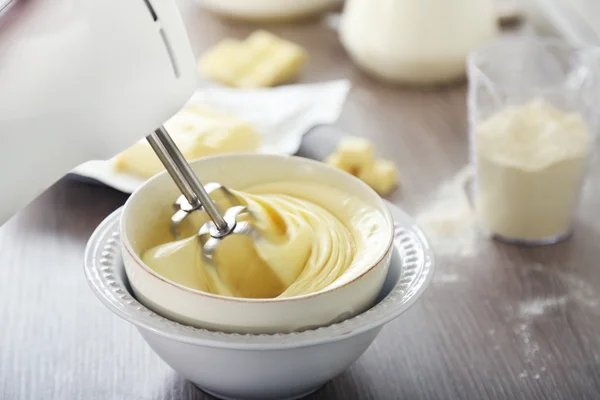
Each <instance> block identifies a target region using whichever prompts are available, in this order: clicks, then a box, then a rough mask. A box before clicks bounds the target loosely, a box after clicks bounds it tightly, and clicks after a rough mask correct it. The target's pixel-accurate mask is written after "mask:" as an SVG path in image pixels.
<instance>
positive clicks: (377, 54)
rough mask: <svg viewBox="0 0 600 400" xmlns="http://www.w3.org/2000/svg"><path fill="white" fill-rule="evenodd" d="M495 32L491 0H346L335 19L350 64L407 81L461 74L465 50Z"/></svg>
mask: <svg viewBox="0 0 600 400" xmlns="http://www.w3.org/2000/svg"><path fill="white" fill-rule="evenodd" d="M497 34H498V27H497V18H496V9H495V5H494V1H493V0H452V1H449V0H347V1H346V5H345V8H344V12H343V14H342V18H341V22H340V38H341V41H342V44H343V45H344V47H345V48H346V50H347V51H348V53H349V55H350V57H351V58H352V59H353V60H354V62H356V64H358V65H359V66H360V67H361V68H363V69H364V70H365V71H366V72H368V73H370V74H372V75H374V76H376V77H378V78H381V79H384V80H388V81H393V82H401V83H407V84H438V83H444V82H448V81H453V80H457V79H460V78H462V77H464V75H465V71H466V57H467V55H468V53H469V51H470V50H471V49H473V48H474V47H476V46H478V45H480V44H482V43H484V42H486V41H488V40H490V39H492V38H494V37H495V36H496V35H497Z"/></svg>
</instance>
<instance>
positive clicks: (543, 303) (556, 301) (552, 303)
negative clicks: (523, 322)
mask: <svg viewBox="0 0 600 400" xmlns="http://www.w3.org/2000/svg"><path fill="white" fill-rule="evenodd" d="M567 301H568V298H567V296H562V297H549V298H541V299H534V300H529V301H525V302H522V303H521V304H519V316H520V317H521V318H524V319H531V318H535V317H540V316H542V315H544V314H546V312H548V311H552V310H553V309H556V308H557V307H559V306H562V305H564V304H566V302H567Z"/></svg>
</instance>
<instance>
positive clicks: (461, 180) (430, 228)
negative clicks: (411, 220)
mask: <svg viewBox="0 0 600 400" xmlns="http://www.w3.org/2000/svg"><path fill="white" fill-rule="evenodd" d="M471 176H472V168H471V167H470V166H466V167H464V168H462V169H461V170H460V171H459V172H458V173H457V174H456V175H455V176H454V177H452V178H451V179H450V180H448V181H446V182H444V183H443V184H442V185H441V186H440V187H439V188H438V189H437V190H436V191H435V193H434V195H433V196H432V199H431V201H430V202H429V203H427V204H426V205H425V206H424V207H423V208H422V209H421V210H419V212H418V214H417V224H419V226H420V227H421V228H422V229H423V230H424V231H425V233H426V235H427V237H428V238H429V240H430V241H431V243H432V246H433V248H434V251H435V252H436V253H437V254H438V255H446V256H460V257H472V256H474V255H475V254H476V246H475V244H476V239H477V230H476V226H475V214H474V213H473V211H472V210H471V206H470V204H469V199H468V197H467V194H466V190H465V188H466V184H467V182H468V180H469V178H470V177H471Z"/></svg>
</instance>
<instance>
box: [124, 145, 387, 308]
mask: <svg viewBox="0 0 600 400" xmlns="http://www.w3.org/2000/svg"><path fill="white" fill-rule="evenodd" d="M231 158H238V159H240V158H241V159H249V162H252V159H257V158H269V159H281V160H293V162H301V163H305V164H309V165H312V166H317V167H318V168H324V169H327V170H330V171H333V172H334V173H335V174H338V175H340V176H344V177H345V178H348V177H352V178H354V179H355V180H356V181H355V183H357V184H358V185H359V186H361V187H362V188H363V189H365V190H366V191H367V192H370V193H371V194H372V195H375V196H377V198H379V203H380V204H379V207H378V210H379V211H380V212H381V213H382V214H383V217H384V218H385V220H386V223H387V224H388V225H389V232H388V233H387V239H388V241H387V243H386V244H385V247H384V248H382V249H384V250H383V251H382V253H381V254H380V255H379V256H378V257H377V258H376V259H375V261H373V262H371V265H369V267H367V268H365V269H364V270H362V271H361V272H360V274H359V275H357V276H355V277H354V278H352V279H351V280H349V281H347V282H345V283H344V284H342V285H337V286H334V287H331V288H329V289H327V288H324V289H321V290H320V291H318V292H311V293H307V294H303V295H299V296H291V297H283V298H278V297H275V298H266V299H249V298H239V297H231V296H223V295H218V294H213V293H208V292H203V291H200V290H197V289H193V288H190V287H187V286H184V285H181V284H179V283H177V282H173V281H172V280H170V279H167V278H165V277H163V276H162V275H160V274H159V273H158V272H156V271H154V270H153V269H152V268H150V267H149V266H148V265H146V263H144V262H143V261H142V259H141V258H140V256H139V255H138V254H137V253H136V252H135V251H134V250H133V248H132V246H131V243H130V240H129V237H128V236H127V235H126V234H125V229H124V225H125V223H124V222H123V221H124V218H121V222H120V224H119V226H120V228H119V229H120V231H121V236H120V239H121V243H122V245H123V248H124V249H125V251H127V253H128V254H129V256H130V257H131V259H132V260H133V261H134V262H135V263H136V264H137V265H138V267H139V268H141V270H142V271H144V272H145V273H147V274H149V275H151V276H152V277H153V278H155V279H158V280H160V281H162V282H164V283H166V284H168V285H170V286H173V287H175V288H176V289H177V290H183V291H185V292H187V293H190V294H192V295H194V296H198V297H201V298H209V299H213V300H217V301H225V302H230V303H244V304H282V303H289V302H295V301H301V300H306V299H311V298H315V297H319V296H325V295H328V294H330V293H333V292H335V291H338V290H341V289H342V288H345V287H347V286H349V285H351V284H353V283H355V282H357V281H358V280H359V279H361V278H362V277H363V276H365V275H366V274H368V273H369V272H371V271H372V270H373V269H375V268H376V267H377V266H378V265H379V264H380V263H381V262H382V261H383V260H384V259H385V257H386V256H387V255H388V254H389V252H390V251H391V250H392V247H393V244H394V219H393V218H392V215H391V213H390V211H389V209H388V207H386V205H385V201H384V200H383V199H382V198H381V197H379V195H378V194H377V192H375V190H373V189H372V188H371V187H370V186H369V185H367V184H366V183H364V182H363V181H361V180H360V179H358V178H356V177H354V176H353V175H350V174H349V173H347V172H344V171H341V170H339V169H336V168H334V167H332V166H330V165H327V164H325V163H323V162H320V161H316V160H311V159H308V158H303V157H298V156H293V155H280V154H254V153H249V154H243V153H239V154H221V155H215V156H208V157H204V158H201V159H197V160H194V161H192V162H190V165H195V164H200V163H203V162H207V161H208V162H210V161H213V160H220V159H225V160H226V159H231ZM166 174H167V172H166V171H162V172H160V173H158V174H156V175H155V176H153V177H152V178H150V179H148V180H147V181H146V182H144V184H143V185H141V186H140V187H139V188H138V189H137V190H136V191H135V192H133V193H132V194H131V196H130V197H129V198H128V199H127V201H126V202H125V204H124V206H123V214H125V213H126V212H127V210H128V206H129V207H131V202H132V201H133V199H134V197H135V195H136V194H137V193H138V192H139V191H141V190H143V189H144V187H146V186H147V185H150V184H151V183H152V182H153V181H156V180H158V179H162V178H161V177H162V176H165V175H166ZM331 285H332V284H330V285H329V286H331Z"/></svg>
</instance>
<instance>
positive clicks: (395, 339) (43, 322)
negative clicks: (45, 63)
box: [0, 1, 600, 400]
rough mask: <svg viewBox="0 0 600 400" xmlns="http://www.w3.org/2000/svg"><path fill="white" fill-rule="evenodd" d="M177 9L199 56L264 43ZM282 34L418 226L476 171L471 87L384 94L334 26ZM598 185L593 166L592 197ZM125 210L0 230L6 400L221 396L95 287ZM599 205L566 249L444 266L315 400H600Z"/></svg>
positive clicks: (495, 246) (98, 192)
mask: <svg viewBox="0 0 600 400" xmlns="http://www.w3.org/2000/svg"><path fill="white" fill-rule="evenodd" d="M180 4H181V7H182V10H183V13H184V17H185V20H186V24H187V26H188V28H189V32H190V37H191V40H192V42H193V45H194V47H195V51H196V52H198V53H200V52H201V50H202V49H203V48H205V47H206V46H208V45H210V44H212V43H214V42H216V41H217V40H218V39H220V38H222V37H224V36H234V37H244V36H245V35H247V34H248V33H250V32H251V31H252V30H253V29H255V26H253V25H246V24H236V23H232V22H226V21H222V20H219V19H217V18H214V17H212V16H210V15H208V14H206V13H204V12H203V11H201V10H200V9H199V8H198V7H196V6H194V5H193V4H192V3H191V2H189V1H181V2H180ZM270 29H271V30H272V31H274V32H275V33H278V34H281V35H282V36H284V37H286V38H289V39H291V40H294V41H296V42H298V43H300V44H302V45H303V46H305V47H307V48H308V49H309V51H310V55H311V62H310V64H309V66H308V68H307V70H306V72H305V74H304V76H303V77H302V80H303V81H305V82H316V81H321V80H326V79H336V78H341V77H346V78H348V79H350V80H352V82H353V90H352V92H351V94H350V97H349V100H348V103H347V105H346V107H345V109H344V112H343V115H342V117H341V119H340V121H339V124H338V125H337V128H339V129H340V130H341V131H344V132H346V133H348V134H352V135H359V136H365V137H369V138H371V139H372V140H373V141H374V142H375V143H376V145H377V149H378V152H379V154H380V155H381V156H384V157H387V158H390V159H392V160H394V161H395V162H396V163H397V165H398V167H399V168H400V171H401V173H402V188H401V189H400V190H397V191H396V193H394V194H393V195H392V196H391V200H392V201H393V202H395V203H396V204H398V205H400V206H401V207H403V208H404V209H405V210H407V211H408V212H415V211H416V210H417V209H419V207H420V206H421V205H422V204H423V202H424V201H425V200H426V199H427V196H428V195H429V194H430V193H431V191H433V190H434V189H435V188H436V187H437V186H438V185H439V184H440V183H441V182H443V181H444V180H445V179H448V178H449V177H451V176H452V175H453V174H454V173H455V172H456V171H457V170H458V169H460V167H461V166H463V165H464V164H465V163H466V161H467V133H466V132H467V126H466V117H465V115H466V108H465V87H464V85H456V86H453V87H449V88H446V89H444V90H437V91H419V90H413V89H406V88H401V87H388V86H384V85H382V84H380V83H378V82H375V81H372V80H371V79H369V78H368V77H366V76H364V75H363V74H361V73H360V72H359V71H358V70H357V69H356V68H355V67H354V66H353V65H352V64H351V63H350V62H349V61H348V59H347V58H346V56H345V54H344V51H343V49H342V47H341V46H340V44H339V42H338V40H337V38H336V35H335V33H334V32H332V31H331V30H329V29H328V28H326V27H325V26H323V24H322V23H319V22H310V23H305V24H301V25H298V26H275V27H272V28H270ZM336 134H337V133H336V132H324V131H321V133H319V131H315V132H313V134H312V135H311V136H309V137H308V138H307V140H306V141H305V145H304V147H303V152H304V154H308V155H312V156H314V157H319V155H320V154H323V151H324V149H325V150H326V146H331V145H332V140H334V139H335V135H336ZM319 135H322V138H323V139H322V140H320V136H319ZM596 171H600V169H599V165H598V162H597V161H596V160H594V164H593V166H592V176H591V182H594V183H595V182H597V180H598V177H599V174H600V173H598V172H596ZM125 199H126V196H125V195H123V194H120V193H118V192H116V191H114V190H111V189H108V188H103V187H98V186H91V185H85V184H82V183H79V182H74V181H72V180H62V181H60V182H58V183H57V184H56V185H55V186H53V187H52V188H51V189H50V190H48V191H47V192H46V193H45V194H44V195H42V196H41V197H40V198H39V199H37V200H36V201H35V202H34V203H32V204H31V205H29V206H28V207H27V208H26V209H25V210H23V211H22V212H21V213H20V214H19V215H18V216H16V217H15V218H14V219H12V220H11V221H10V222H9V223H8V224H7V225H5V226H4V227H2V228H1V229H0V270H1V273H2V274H1V276H2V279H0V321H1V324H2V325H1V330H0V399H89V400H94V399H148V400H154V399H173V400H174V399H184V400H192V399H209V398H210V396H207V395H204V394H203V393H202V392H201V391H199V390H198V389H196V388H195V387H194V386H193V385H192V384H190V383H189V382H186V381H185V380H184V379H183V378H181V377H180V376H179V375H177V374H176V373H175V372H174V371H172V370H171V369H170V368H169V367H167V366H166V365H165V364H164V363H163V362H162V361H161V360H160V359H159V358H158V357H157V356H156V355H155V354H154V353H153V352H152V351H151V350H150V348H149V347H148V346H147V345H146V344H145V343H144V341H143V340H142V338H141V337H140V336H139V334H138V333H137V331H136V330H135V328H133V326H131V325H130V324H128V323H126V322H124V321H122V320H120V319H119V318H117V317H116V316H114V315H113V314H111V313H110V312H109V311H108V310H106V309H105V308H104V307H103V306H102V305H101V304H100V302H99V301H98V300H97V299H96V298H95V297H94V295H93V294H92V293H91V291H90V290H89V288H88V286H87V284H86V282H85V278H84V275H83V271H82V266H81V264H82V259H83V251H84V247H85V244H86V241H87V239H88V237H89V236H90V234H91V233H92V231H93V230H94V228H95V227H96V226H97V225H98V223H100V221H101V220H102V219H103V218H104V217H105V216H107V215H108V214H109V213H110V212H111V211H112V210H114V209H116V208H117V207H119V206H120V205H121V204H123V202H124V201H125ZM599 206H600V188H599V187H598V185H597V184H589V185H587V186H586V189H585V191H584V198H583V205H582V209H581V212H580V218H579V221H578V224H577V226H576V231H575V235H574V236H573V237H572V238H571V239H570V240H568V241H566V242H564V243H562V244H560V245H557V246H553V247H547V248H537V249H523V248H518V247H513V246H508V245H502V244H499V243H495V242H490V241H488V240H485V239H483V238H479V239H478V240H477V242H476V251H475V254H474V255H473V256H471V257H454V256H440V257H438V273H437V277H436V279H435V281H434V282H433V284H432V285H431V288H430V290H429V291H428V292H427V293H426V295H425V296H424V297H423V299H422V300H421V301H419V302H418V303H417V304H416V305H415V306H414V307H413V308H412V309H411V310H410V311H409V312H407V313H406V314H404V315H403V316H402V317H401V318H399V319H397V320H396V321H394V322H392V323H390V324H389V325H388V326H386V328H385V329H384V330H383V331H382V333H381V334H380V336H379V337H378V338H377V340H376V341H375V343H374V344H373V346H371V348H369V350H368V351H367V352H366V353H365V354H364V355H363V357H361V358H360V360H359V361H358V362H357V363H356V364H355V365H353V366H352V368H350V369H349V370H348V371H347V372H346V373H344V374H343V375H341V376H340V377H338V378H336V379H335V380H334V381H332V382H331V383H329V384H328V385H326V386H325V387H324V388H323V389H321V390H320V391H318V392H317V393H315V394H314V395H312V396H311V397H310V398H311V399H359V398H360V399H432V400H438V399H439V400H441V399H479V400H500V399H598V398H600V274H599V272H598V271H599V270H600V265H599V264H600V246H598V243H599V242H600V222H599V221H598V220H597V219H596V218H594V216H595V215H596V213H597V210H598V209H599ZM540 302H541V303H540ZM540 304H542V305H543V310H542V311H543V312H539V307H540Z"/></svg>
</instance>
